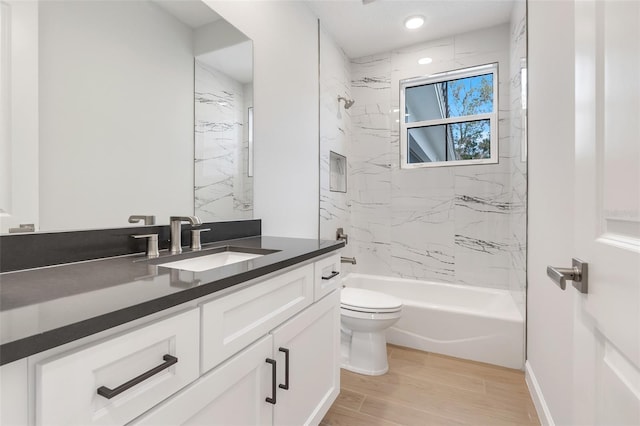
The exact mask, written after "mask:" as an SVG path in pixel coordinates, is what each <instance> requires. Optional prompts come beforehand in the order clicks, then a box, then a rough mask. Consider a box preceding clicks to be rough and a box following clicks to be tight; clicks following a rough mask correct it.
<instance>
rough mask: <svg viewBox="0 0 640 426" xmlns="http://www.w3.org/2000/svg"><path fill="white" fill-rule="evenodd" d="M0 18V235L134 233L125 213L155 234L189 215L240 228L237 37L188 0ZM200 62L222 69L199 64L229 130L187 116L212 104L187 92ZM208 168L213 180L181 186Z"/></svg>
mask: <svg viewBox="0 0 640 426" xmlns="http://www.w3.org/2000/svg"><path fill="white" fill-rule="evenodd" d="M1 5H2V8H1V18H2V19H1V22H2V27H1V28H0V35H1V36H2V40H1V43H0V46H1V52H0V54H1V55H2V68H1V73H0V79H1V80H2V81H1V83H2V84H1V88H2V105H1V106H2V129H3V133H2V143H1V144H0V156H1V158H0V161H1V162H0V164H1V165H2V175H1V178H2V185H1V186H0V191H2V194H0V195H1V196H0V202H1V203H2V205H0V225H1V227H0V232H1V233H6V232H8V231H9V229H12V228H18V227H19V226H20V224H33V225H34V228H35V230H36V231H38V230H40V231H54V230H79V229H95V228H109V227H123V226H139V224H137V225H131V224H130V223H129V221H128V219H129V216H130V215H133V214H136V215H153V216H155V217H156V224H167V223H168V220H169V216H171V215H180V214H193V213H195V212H198V213H200V214H203V216H205V217H203V219H205V220H235V219H244V218H251V217H252V214H253V213H252V211H253V208H252V204H253V202H252V199H253V197H252V189H251V188H252V185H251V183H250V182H249V180H250V179H249V178H248V177H247V174H248V173H247V168H248V165H245V163H247V161H248V160H247V159H245V158H244V157H246V151H247V150H248V149H247V144H248V138H249V136H248V133H247V128H248V125H247V120H248V117H247V115H248V111H247V108H248V107H251V106H252V104H251V100H252V99H253V93H252V83H251V81H252V78H253V64H252V57H253V54H252V42H251V40H249V39H248V38H247V37H246V36H245V35H244V34H243V33H242V32H240V31H239V30H237V29H236V28H235V27H234V26H233V25H231V24H230V23H229V22H227V21H226V20H224V19H223V18H221V17H220V15H218V14H217V13H215V11H213V10H212V9H211V8H210V7H209V6H208V5H206V4H205V3H203V2H201V1H200V0H180V1H176V0H141V1H110V0H94V1H72V0H47V1H23V0H2V1H1ZM208 56H212V57H213V56H217V59H216V60H217V61H218V64H220V63H223V64H224V65H225V67H226V68H225V69H222V68H220V66H218V65H210V66H211V67H213V68H216V67H217V71H216V72H218V73H220V74H221V75H222V74H225V75H227V76H232V77H234V78H235V79H236V80H237V84H236V86H234V89H233V90H232V91H231V92H232V93H233V99H229V100H230V101H231V102H230V103H229V104H228V105H220V104H218V105H217V107H218V111H217V112H223V113H227V112H228V111H230V110H231V109H233V110H234V111H236V110H237V115H234V116H233V117H229V116H227V115H224V116H215V115H212V114H208V113H205V114H204V116H205V117H204V118H202V116H196V114H197V113H196V112H195V111H194V110H195V108H194V101H195V102H198V99H201V100H203V99H204V98H206V97H207V96H210V95H211V96H213V97H211V98H210V99H209V100H206V99H204V103H205V104H206V105H207V106H209V107H213V106H214V104H212V103H210V102H209V101H211V102H214V101H213V99H214V97H215V96H216V95H215V94H213V93H209V92H208V91H207V90H204V91H202V90H199V89H198V88H197V87H196V83H195V82H194V75H195V74H196V69H199V68H198V67H197V66H196V63H197V62H200V63H204V64H206V62H207V60H208V59H207V57H208ZM194 58H198V59H197V62H196V61H195V60H194ZM233 67H236V68H233ZM199 75H201V74H199ZM239 76H242V77H239ZM196 78H197V77H196ZM223 91H225V92H226V91H227V89H223ZM196 92H199V93H200V94H202V93H205V95H204V98H203V97H202V96H199V95H198V94H197V93H196ZM240 95H241V99H240ZM207 102H209V103H207ZM211 109H214V108H211ZM231 123H232V124H231ZM229 126H231V127H234V126H235V127H234V128H233V129H232V130H229ZM194 131H195V133H196V134H199V135H204V136H205V139H206V140H205V141H203V142H202V144H200V145H199V141H198V140H197V139H198V137H197V136H194ZM199 131H202V133H198V132H199ZM213 134H215V135H216V136H215V137H213V138H208V137H209V136H210V135H213ZM213 139H215V140H216V142H211V141H212V140H213ZM221 139H225V142H224V144H222V145H223V146H217V145H216V143H217V142H218V141H220V140H221ZM194 144H195V145H196V148H194ZM198 148H202V150H199V149H198ZM205 151H206V152H205ZM214 158H215V161H217V163H216V164H215V165H213V166H211V167H209V166H210V163H212V162H213V161H214ZM231 163H233V165H232V164H231ZM213 169H215V170H216V173H217V170H220V169H223V170H224V179H223V178H220V177H219V176H215V177H213V179H210V180H208V181H197V182H196V181H194V175H196V174H197V173H199V172H200V176H207V177H211V176H210V175H212V174H213V173H214V172H213V171H212V170H213ZM214 180H215V181H216V182H218V183H219V182H220V181H224V186H225V189H224V190H222V189H218V188H215V184H214ZM212 185H213V186H212ZM230 187H233V188H234V189H233V191H230V190H229V188H230ZM236 188H241V189H236ZM234 191H235V192H234ZM230 192H231V195H229V196H227V194H229V193H230ZM220 194H225V196H227V198H228V199H229V200H228V199H226V198H225V196H221V195H220ZM237 194H240V195H237ZM214 198H215V199H216V200H220V199H223V200H224V201H223V202H214V201H213V199H214ZM230 205H233V206H234V208H227V207H228V206H230ZM236 206H240V208H239V209H237V208H235V207H236ZM218 209H224V210H220V211H218Z"/></svg>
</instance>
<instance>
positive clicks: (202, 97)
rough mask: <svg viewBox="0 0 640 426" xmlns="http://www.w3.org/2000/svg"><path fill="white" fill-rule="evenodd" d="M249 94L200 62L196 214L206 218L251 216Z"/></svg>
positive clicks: (196, 108) (196, 123)
mask: <svg viewBox="0 0 640 426" xmlns="http://www.w3.org/2000/svg"><path fill="white" fill-rule="evenodd" d="M245 92H246V90H245V87H243V85H242V84H241V83H239V82H237V81H235V80H233V79H232V78H230V77H228V76H226V75H224V74H222V73H220V72H219V71H217V70H215V69H212V68H210V67H208V66H206V65H204V64H202V63H200V62H198V61H196V67H195V106H194V115H195V176H194V178H195V214H196V215H198V216H200V217H201V219H203V220H230V219H242V218H250V217H251V216H252V210H253V206H252V204H253V203H252V199H253V195H252V193H253V190H252V179H250V178H248V176H247V164H246V163H247V162H248V160H247V144H246V142H245V139H246V136H245V129H244V127H245V125H244V124H245V111H246V108H247V103H246V100H245ZM239 142H240V143H239Z"/></svg>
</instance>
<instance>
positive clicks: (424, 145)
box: [407, 125, 447, 163]
mask: <svg viewBox="0 0 640 426" xmlns="http://www.w3.org/2000/svg"><path fill="white" fill-rule="evenodd" d="M446 130H447V126H446V125H441V126H428V127H415V128H413V129H408V131H407V153H408V155H407V162H408V163H430V162H432V161H446V159H447V155H446V152H445V148H446V140H447V137H446Z"/></svg>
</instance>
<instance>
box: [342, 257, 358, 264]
mask: <svg viewBox="0 0 640 426" xmlns="http://www.w3.org/2000/svg"><path fill="white" fill-rule="evenodd" d="M340 262H341V263H350V264H352V265H355V264H356V258H355V257H344V256H343V257H341V258H340Z"/></svg>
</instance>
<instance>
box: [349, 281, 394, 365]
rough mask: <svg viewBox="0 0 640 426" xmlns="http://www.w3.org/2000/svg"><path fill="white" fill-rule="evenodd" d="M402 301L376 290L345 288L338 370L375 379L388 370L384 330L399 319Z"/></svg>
mask: <svg viewBox="0 0 640 426" xmlns="http://www.w3.org/2000/svg"><path fill="white" fill-rule="evenodd" d="M401 314H402V301H401V300H400V299H398V298H396V297H393V296H389V295H387V294H384V293H380V292H377V291H371V290H365V289H361V288H350V287H346V288H343V289H342V295H341V297H340V326H341V339H340V343H341V358H342V359H341V367H342V368H344V369H346V370H349V371H353V372H355V373H360V374H366V375H369V376H378V375H380V374H384V373H386V372H387V371H388V370H389V364H388V363H387V341H386V338H385V330H386V329H387V328H389V327H391V326H392V325H393V324H395V323H396V321H398V320H399V319H400V315H401Z"/></svg>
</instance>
